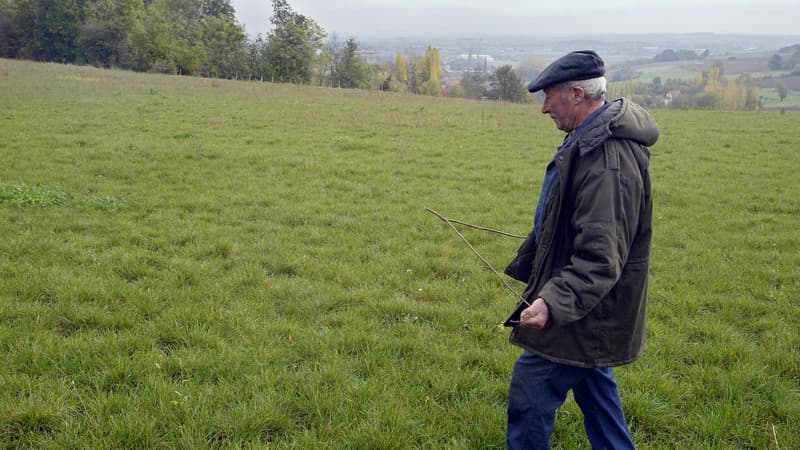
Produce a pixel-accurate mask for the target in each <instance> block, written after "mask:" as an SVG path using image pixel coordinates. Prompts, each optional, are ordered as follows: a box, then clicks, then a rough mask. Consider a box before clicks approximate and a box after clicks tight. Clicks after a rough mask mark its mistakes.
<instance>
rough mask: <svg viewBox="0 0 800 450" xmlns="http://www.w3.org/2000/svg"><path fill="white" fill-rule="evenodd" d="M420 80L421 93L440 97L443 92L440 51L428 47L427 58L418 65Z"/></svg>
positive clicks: (424, 57) (423, 58)
mask: <svg viewBox="0 0 800 450" xmlns="http://www.w3.org/2000/svg"><path fill="white" fill-rule="evenodd" d="M417 72H418V75H417V76H418V79H419V81H421V84H420V87H419V93H420V94H424V95H432V96H439V95H441V92H442V66H441V59H440V57H439V50H438V49H435V48H432V47H428V49H427V50H426V51H425V56H423V57H422V60H421V61H420V64H418V65H417Z"/></svg>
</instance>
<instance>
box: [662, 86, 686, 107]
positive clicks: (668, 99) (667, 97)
mask: <svg viewBox="0 0 800 450" xmlns="http://www.w3.org/2000/svg"><path fill="white" fill-rule="evenodd" d="M681 95H683V94H682V93H681V91H677V90H675V91H669V92H667V93H666V94H664V104H665V105H669V104H670V103H672V101H673V100H675V99H676V98H679V97H680V96H681Z"/></svg>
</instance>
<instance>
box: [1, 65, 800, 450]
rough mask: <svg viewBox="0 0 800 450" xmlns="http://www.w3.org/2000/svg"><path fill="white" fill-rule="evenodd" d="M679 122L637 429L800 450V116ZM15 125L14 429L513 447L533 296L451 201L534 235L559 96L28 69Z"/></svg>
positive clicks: (9, 278)
mask: <svg viewBox="0 0 800 450" xmlns="http://www.w3.org/2000/svg"><path fill="white" fill-rule="evenodd" d="M654 114H655V115H656V118H657V119H658V121H659V123H660V125H661V128H662V138H661V140H660V141H659V143H658V144H657V145H656V146H655V147H654V148H653V149H652V155H653V156H652V174H653V180H654V194H655V198H656V202H657V206H656V213H655V229H656V235H655V240H654V244H653V266H652V273H651V290H650V308H649V311H650V320H649V329H648V348H647V351H646V353H645V355H644V357H643V358H642V359H641V360H639V361H638V362H636V363H634V364H632V365H629V366H625V367H622V368H619V369H618V370H617V377H618V379H619V381H620V385H621V391H622V396H623V401H624V404H625V409H626V413H627V417H628V420H629V422H630V425H631V428H632V431H633V435H634V440H635V442H636V444H637V446H638V447H639V448H640V449H689V448H691V449H775V448H781V449H791V448H800V332H798V329H799V328H800V304H798V298H799V297H800V227H798V214H800V187H798V186H800V185H799V184H798V182H797V173H796V172H797V169H798V167H800V154H799V153H798V151H797V149H798V144H799V143H800V127H797V123H798V118H800V115H798V113H796V112H787V113H785V114H778V113H763V112H762V113H721V112H695V111H668V110H657V111H654ZM0 137H1V138H0V156H1V157H2V162H3V163H2V164H1V165H0V235H1V236H2V239H0V280H2V282H0V358H2V361H3V364H2V365H0V446H2V447H5V448H165V449H166V448H270V449H289V448H298V449H306V448H330V449H340V448H351V449H362V448H374V449H410V448H420V449H428V448H447V449H491V448H495V449H499V448H503V446H504V437H505V401H506V395H507V385H508V381H509V379H510V372H511V368H512V365H513V362H514V361H515V359H516V358H517V356H518V355H519V349H517V348H515V347H513V346H511V345H510V344H508V343H507V334H508V331H507V330H505V329H502V328H500V327H499V326H498V324H499V323H500V322H501V321H502V320H503V319H505V316H506V314H507V313H508V312H510V310H511V309H512V307H513V305H514V298H513V297H512V296H511V295H510V294H509V293H507V292H506V291H505V290H504V288H503V287H502V285H501V284H500V283H499V281H498V280H496V279H495V278H494V275H492V274H491V273H490V272H489V271H488V270H486V269H485V268H484V267H482V266H481V264H480V262H479V261H478V260H477V259H476V258H475V257H474V256H473V255H472V254H471V253H469V251H468V250H467V249H466V248H465V247H464V246H463V244H461V243H460V242H459V241H458V240H457V238H456V237H455V236H454V235H453V234H452V233H451V231H449V230H448V229H447V228H446V226H445V225H444V224H443V223H442V222H440V221H438V220H437V219H436V218H435V217H433V216H431V215H430V214H428V213H426V212H425V211H424V208H425V207H431V208H434V209H436V210H438V211H440V212H442V213H444V214H447V215H450V216H452V217H454V218H459V219H462V220H466V221H469V222H472V223H477V224H482V225H485V226H490V227H493V228H499V229H503V230H506V231H510V232H515V233H518V234H525V233H526V232H527V231H528V229H529V227H530V222H531V215H532V211H533V208H534V202H535V199H536V198H537V195H538V188H539V185H540V183H541V179H542V175H543V172H544V165H545V164H546V162H547V161H548V160H549V158H550V156H551V154H552V152H553V150H554V149H555V147H556V146H557V144H558V142H559V141H560V139H561V137H562V136H560V133H558V132H557V131H556V130H555V127H554V126H553V124H552V123H551V121H550V120H549V119H548V118H546V117H544V116H542V115H541V114H538V112H537V109H536V107H535V106H520V105H511V104H500V103H488V102H474V101H459V100H446V99H435V98H428V97H414V96H406V95H394V94H381V93H373V92H364V91H348V90H331V89H320V88H311V87H297V86H287V85H273V84H262V83H250V82H235V81H221V80H208V79H200V78H186V77H177V76H160V75H145V74H134V73H127V72H119V71H104V70H98V69H93V68H87V67H72V66H61V65H50V64H35V63H30V62H18V61H9V60H2V59H0ZM465 233H466V235H467V237H468V238H470V239H471V240H472V241H473V243H474V244H475V246H476V247H477V248H478V249H479V250H480V251H481V252H482V253H483V254H484V255H485V256H486V257H487V258H488V259H489V260H490V261H492V262H494V263H495V264H496V265H497V266H499V267H502V266H503V264H504V263H505V262H507V261H509V260H510V258H511V257H512V256H513V255H514V253H515V250H516V247H517V246H518V245H519V241H517V240H514V239H512V238H505V237H495V236H492V235H486V234H481V233H480V232H478V231H465ZM517 286H518V287H519V288H520V289H521V288H522V287H521V286H519V285H517ZM554 442H555V448H560V449H582V448H583V449H586V448H589V445H588V443H587V442H586V440H585V438H584V437H583V431H582V418H581V414H580V410H579V409H578V408H577V406H576V405H575V403H574V401H572V400H568V402H567V404H566V405H565V406H564V407H563V408H562V409H561V410H560V411H559V415H558V418H557V424H556V430H555V433H554Z"/></svg>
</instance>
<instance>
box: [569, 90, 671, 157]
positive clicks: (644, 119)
mask: <svg viewBox="0 0 800 450" xmlns="http://www.w3.org/2000/svg"><path fill="white" fill-rule="evenodd" d="M658 136H659V131H658V124H657V123H656V120H655V119H654V118H653V116H651V115H650V113H648V112H647V111H645V109H644V108H642V107H641V106H639V105H637V104H636V103H633V102H632V101H630V100H628V99H625V98H621V99H618V100H614V101H613V102H611V105H609V107H608V108H607V109H606V110H605V111H603V112H602V113H601V114H600V116H599V117H598V118H597V119H596V120H595V124H593V125H592V126H591V128H590V129H589V130H586V132H585V133H583V135H582V136H581V137H580V138H578V142H577V145H578V146H579V147H580V149H581V152H582V153H585V152H588V151H590V150H592V149H594V148H596V147H597V146H598V145H600V144H601V143H602V142H603V141H605V140H606V139H608V138H615V139H630V140H632V141H635V142H637V143H639V144H642V145H644V146H645V147H650V146H652V145H654V144H655V143H656V141H658Z"/></svg>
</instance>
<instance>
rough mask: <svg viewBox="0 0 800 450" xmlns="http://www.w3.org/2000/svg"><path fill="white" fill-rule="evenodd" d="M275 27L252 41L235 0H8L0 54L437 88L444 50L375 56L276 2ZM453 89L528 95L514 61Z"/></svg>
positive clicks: (501, 96) (472, 94)
mask: <svg viewBox="0 0 800 450" xmlns="http://www.w3.org/2000/svg"><path fill="white" fill-rule="evenodd" d="M272 8H273V16H272V17H271V18H270V22H271V24H272V30H271V31H270V32H269V33H268V34H267V35H266V36H263V35H260V34H259V35H258V36H257V37H255V39H253V40H248V39H247V36H246V34H245V32H244V29H243V28H242V26H241V25H240V24H239V23H238V22H237V21H236V17H235V11H234V8H233V6H232V5H231V3H230V0H0V57H7V58H23V59H33V60H37V61H48V62H60V63H75V64H91V65H95V66H99V67H116V68H122V69H130V70H136V71H147V72H160V73H175V74H185V75H201V76H208V77H221V78H238V79H260V80H266V81H279V82H289V83H303V84H317V85H321V86H333V87H342V88H366V89H369V88H371V89H383V90H393V91H401V92H411V93H414V94H423V95H433V96H438V95H442V94H443V93H444V91H443V89H442V81H443V80H442V78H443V72H442V67H441V57H440V54H439V50H438V49H436V48H432V47H429V48H428V49H427V50H426V51H425V54H424V55H421V56H419V55H404V54H398V55H397V57H396V59H395V64H394V65H393V66H392V65H390V64H368V63H367V62H366V61H365V59H364V58H363V57H362V56H361V54H360V52H359V45H358V42H356V40H355V39H352V38H350V39H347V40H342V39H340V38H339V37H338V36H336V35H335V34H334V35H331V36H327V35H326V33H325V30H323V28H322V27H320V26H319V25H318V24H317V23H316V22H315V21H314V20H313V19H311V18H309V17H306V16H304V15H302V14H298V13H296V12H295V11H293V10H292V8H291V6H290V5H289V3H288V1H287V0H272ZM446 92H447V93H448V94H449V95H451V96H459V97H467V98H489V99H496V100H504V101H525V100H526V99H527V98H528V97H527V96H526V94H525V91H524V88H523V87H522V82H521V80H520V79H519V76H518V75H516V73H515V72H514V71H513V69H511V67H510V66H506V67H502V68H500V69H498V70H497V71H495V72H494V73H491V74H487V73H481V74H467V75H466V76H465V77H464V79H463V80H461V82H460V83H458V84H456V85H455V86H451V87H450V88H449V89H448V90H447V91H446Z"/></svg>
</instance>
